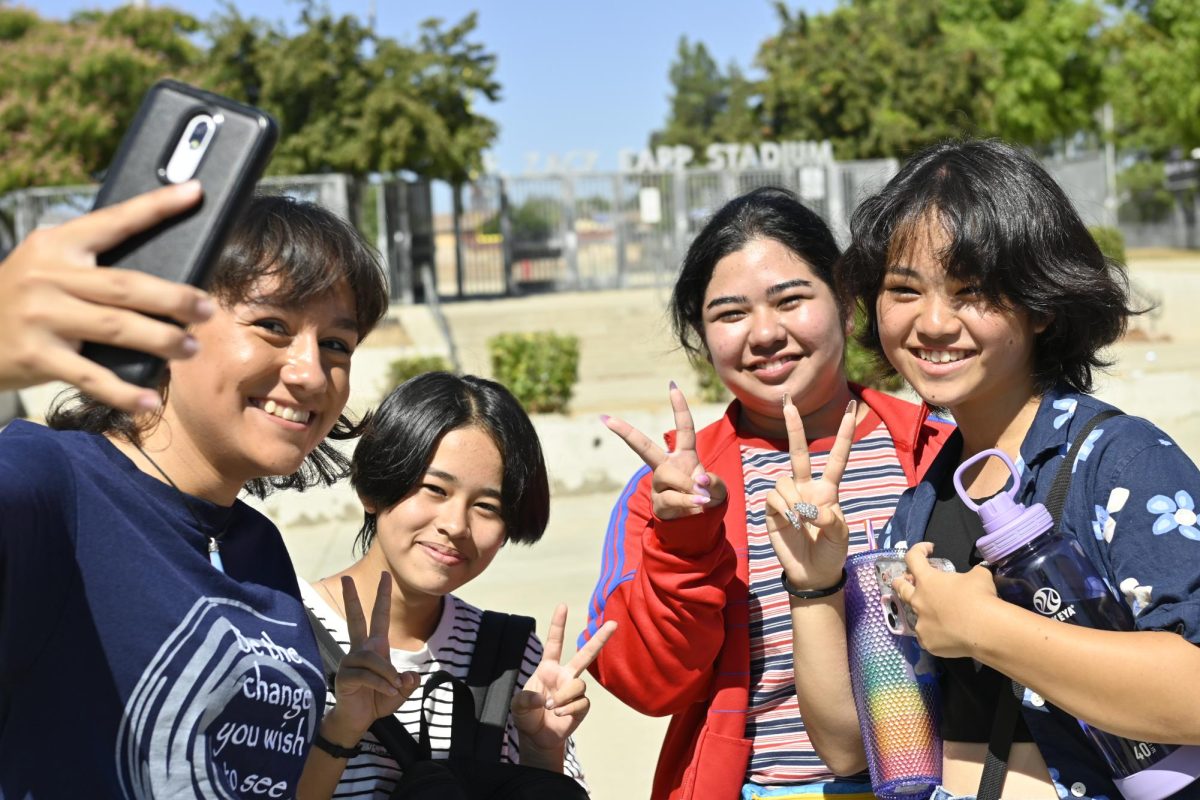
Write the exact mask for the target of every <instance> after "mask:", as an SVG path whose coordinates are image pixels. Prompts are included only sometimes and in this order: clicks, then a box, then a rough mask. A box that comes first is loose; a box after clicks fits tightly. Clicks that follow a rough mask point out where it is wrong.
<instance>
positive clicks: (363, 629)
mask: <svg viewBox="0 0 1200 800" xmlns="http://www.w3.org/2000/svg"><path fill="white" fill-rule="evenodd" d="M391 603H392V576H391V575H390V574H389V573H387V572H383V573H380V575H379V590H378V591H377V592H376V594H375V606H374V608H372V609H371V628H370V630H369V631H368V629H367V620H366V617H365V615H364V614H363V608H362V604H361V603H360V601H359V599H358V590H357V589H356V588H355V586H354V580H353V579H352V578H350V577H349V576H348V575H343V576H342V607H343V608H344V609H345V610H346V627H347V629H348V631H349V633H350V652H349V653H347V654H346V656H345V657H344V658H343V659H342V663H341V665H340V666H339V667H338V671H337V677H336V678H335V679H334V696H335V697H336V698H337V705H336V706H335V707H334V709H333V710H332V711H331V712H329V716H328V717H326V721H327V723H328V724H330V725H332V726H333V728H334V729H335V730H337V731H339V732H340V733H342V734H343V738H346V739H349V738H350V737H354V736H355V735H356V734H357V736H356V738H353V741H349V742H348V743H343V745H344V746H346V747H350V746H353V745H354V744H355V743H357V742H358V740H359V739H360V738H362V734H363V733H365V732H366V731H367V729H368V728H369V727H371V723H372V722H374V721H375V720H377V719H379V718H380V717H386V716H388V715H389V714H394V713H396V709H398V708H400V706H401V705H402V704H403V703H404V701H405V700H407V699H408V697H409V695H411V694H412V693H413V692H414V691H415V690H416V688H417V686H419V685H420V682H421V681H420V677H419V676H418V675H417V673H415V672H405V673H403V674H401V673H400V672H398V671H397V670H396V668H395V667H394V666H392V662H391V658H390V656H391V647H390V646H389V644H388V628H389V624H390V621H391V619H390V611H391Z"/></svg>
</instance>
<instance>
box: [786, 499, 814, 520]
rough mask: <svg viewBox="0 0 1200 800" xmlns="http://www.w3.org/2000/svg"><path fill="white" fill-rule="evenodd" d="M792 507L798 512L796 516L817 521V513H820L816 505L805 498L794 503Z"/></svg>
mask: <svg viewBox="0 0 1200 800" xmlns="http://www.w3.org/2000/svg"><path fill="white" fill-rule="evenodd" d="M792 509H793V510H794V511H795V512H796V516H798V517H799V518H800V519H802V520H806V521H808V522H816V521H817V515H818V514H819V513H820V511H819V510H818V509H817V507H816V506H814V505H813V504H812V503H806V502H804V501H803V500H801V501H800V502H799V503H792Z"/></svg>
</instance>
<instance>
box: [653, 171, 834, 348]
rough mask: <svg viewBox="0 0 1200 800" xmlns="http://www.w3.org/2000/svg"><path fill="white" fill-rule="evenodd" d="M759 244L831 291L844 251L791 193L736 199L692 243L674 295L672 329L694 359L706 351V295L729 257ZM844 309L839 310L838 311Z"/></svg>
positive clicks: (774, 190)
mask: <svg viewBox="0 0 1200 800" xmlns="http://www.w3.org/2000/svg"><path fill="white" fill-rule="evenodd" d="M756 239H773V240H774V241H776V242H779V243H780V244H781V245H783V246H784V247H786V248H787V249H788V250H791V251H792V252H793V253H795V254H796V255H797V256H799V257H800V258H802V259H804V260H805V261H806V262H808V264H809V266H811V267H812V270H813V272H814V273H815V274H816V276H817V277H818V278H820V279H821V280H822V281H823V282H824V283H825V284H826V285H827V286H830V287H832V286H833V268H834V263H835V262H836V261H837V259H838V256H839V254H840V251H839V249H838V245H837V242H836V241H835V240H834V238H833V233H831V232H830V230H829V226H828V225H826V224H825V221H824V220H823V219H821V218H820V217H819V216H817V214H816V213H815V212H814V211H813V210H812V209H810V208H808V206H806V205H804V204H803V203H801V202H800V200H799V199H797V197H796V195H794V194H793V193H792V192H789V191H788V190H787V189H781V188H779V187H777V186H764V187H761V188H758V189H755V190H754V191H751V192H747V193H746V194H743V195H741V196H739V197H735V198H734V199H732V200H730V201H729V202H728V203H726V204H725V205H723V206H722V207H721V208H719V209H718V210H717V211H716V213H714V214H713V215H712V217H710V218H709V220H708V222H706V223H705V224H704V227H703V228H702V229H701V230H700V233H699V234H697V236H696V238H695V239H693V240H692V244H691V246H690V247H688V251H687V255H686V256H684V259H683V266H682V268H681V269H680V271H679V278H678V279H677V280H676V281H675V288H674V290H673V291H672V292H671V306H670V313H671V325H672V328H673V329H674V331H675V336H676V338H677V339H678V340H679V344H680V346H681V347H683V349H684V351H685V352H686V353H687V354H688V356H689V357H690V358H692V359H693V360H696V359H701V360H703V359H704V357H705V352H704V349H703V341H704V337H703V331H704V293H705V292H706V291H707V290H708V284H709V282H710V281H711V280H712V275H713V271H714V270H715V269H716V268H717V262H719V261H720V260H721V259H722V258H725V256H728V255H730V254H732V253H736V252H738V251H739V250H741V249H742V248H744V247H745V246H746V245H748V244H749V243H750V242H752V241H754V240H756ZM841 311H844V309H842V308H839V312H841Z"/></svg>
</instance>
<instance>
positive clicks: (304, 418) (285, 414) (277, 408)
mask: <svg viewBox="0 0 1200 800" xmlns="http://www.w3.org/2000/svg"><path fill="white" fill-rule="evenodd" d="M262 410H263V411H265V412H267V413H268V414H270V415H272V416H275V417H279V418H280V419H286V420H288V421H289V422H305V423H306V422H308V418H309V417H310V416H311V414H310V413H309V412H307V411H300V410H298V409H295V408H288V407H287V406H285V405H281V404H280V403H276V402H275V401H274V400H268V401H267V402H265V403H263V406H262Z"/></svg>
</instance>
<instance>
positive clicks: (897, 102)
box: [757, 0, 1102, 158]
mask: <svg viewBox="0 0 1200 800" xmlns="http://www.w3.org/2000/svg"><path fill="white" fill-rule="evenodd" d="M776 8H777V11H778V14H779V18H780V24H781V30H780V32H779V33H778V34H777V35H775V36H773V37H771V38H770V39H768V40H767V41H766V42H764V43H763V45H762V46H761V48H760V50H759V54H758V58H757V63H758V65H759V66H760V67H761V68H762V69H763V71H764V72H765V73H766V77H765V78H764V80H763V82H762V106H763V119H764V124H765V125H766V127H767V133H768V135H769V136H770V137H772V138H801V139H816V140H823V139H829V140H830V141H831V142H833V145H834V151H835V152H836V153H837V155H838V156H839V157H841V158H870V157H879V156H902V155H905V154H907V153H909V152H911V151H912V150H914V149H916V148H918V147H921V146H923V145H925V144H928V143H930V142H933V141H936V140H938V139H941V138H945V137H948V136H955V135H962V134H975V135H999V136H1003V137H1005V138H1008V139H1011V140H1015V141H1018V142H1023V143H1026V144H1031V145H1045V144H1048V143H1050V142H1052V141H1053V140H1054V139H1056V138H1058V137H1063V136H1069V135H1073V134H1074V133H1076V132H1077V131H1079V130H1081V129H1082V130H1086V129H1092V128H1094V127H1095V122H1094V112H1095V110H1096V109H1097V108H1098V107H1099V106H1100V104H1101V102H1102V99H1101V95H1100V86H1101V80H1100V79H1101V68H1102V55H1101V54H1100V53H1099V52H1098V51H1097V49H1096V48H1095V47H1094V37H1095V31H1096V29H1097V23H1098V22H1099V20H1100V18H1101V16H1100V11H1099V9H1098V7H1097V5H1096V2H1095V1H1094V0H930V2H927V3H908V2H902V0H850V1H849V2H847V3H845V4H844V5H841V6H839V7H838V8H836V9H834V10H833V11H832V12H830V13H828V14H821V15H812V16H809V15H806V14H803V13H798V14H794V15H793V14H792V13H790V12H789V11H788V10H787V7H786V6H785V5H784V4H783V3H777V4H776Z"/></svg>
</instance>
